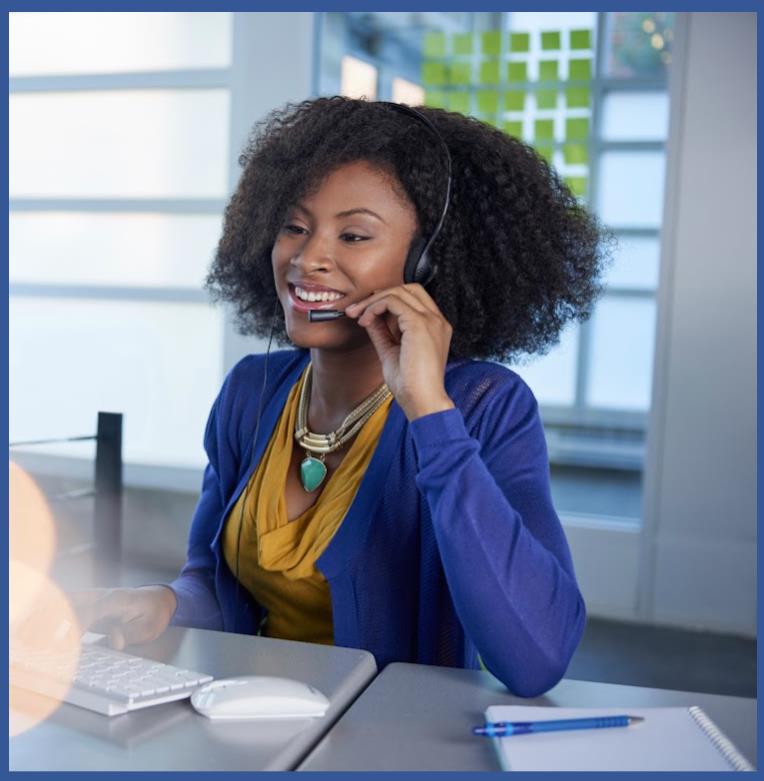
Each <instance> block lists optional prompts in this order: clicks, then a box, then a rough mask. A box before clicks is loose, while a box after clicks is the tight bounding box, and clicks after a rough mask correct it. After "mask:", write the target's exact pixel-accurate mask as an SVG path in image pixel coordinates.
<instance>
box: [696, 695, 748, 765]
mask: <svg viewBox="0 0 764 781" xmlns="http://www.w3.org/2000/svg"><path fill="white" fill-rule="evenodd" d="M688 710H689V711H690V716H692V718H693V719H695V723H696V724H697V725H698V726H699V727H700V728H701V729H702V730H703V732H704V733H705V734H706V735H707V736H708V738H709V740H710V741H711V743H713V744H714V746H715V747H716V749H717V750H718V751H719V753H720V754H721V755H722V756H723V757H724V758H725V759H726V760H727V762H729V763H730V765H731V766H732V767H733V768H734V769H735V770H753V766H752V765H751V763H750V762H748V760H747V759H746V758H745V757H744V756H743V755H742V754H741V753H740V752H739V751H738V750H737V749H736V748H735V746H734V745H733V744H732V741H730V739H729V738H728V737H727V736H726V735H725V734H724V733H723V732H722V731H721V730H720V729H719V728H718V727H717V726H716V724H714V723H713V721H711V719H709V718H708V716H707V715H706V714H705V712H704V711H703V710H702V708H699V707H698V706H697V705H693V706H692V707H691V708H688Z"/></svg>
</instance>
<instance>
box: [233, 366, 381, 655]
mask: <svg viewBox="0 0 764 781" xmlns="http://www.w3.org/2000/svg"><path fill="white" fill-rule="evenodd" d="M306 369H307V366H306ZM304 381H305V370H303V373H302V375H301V376H300V379H299V380H298V382H297V383H296V384H295V386H294V387H293V388H292V390H291V391H290V393H289V396H288V398H287V400H286V404H285V406H284V411H283V412H282V413H281V416H280V418H279V421H278V423H277V425H276V428H275V430H274V432H273V436H272V437H271V441H270V443H269V444H268V446H267V448H266V450H265V454H264V455H263V457H262V459H261V460H260V463H259V465H258V467H257V469H256V470H255V472H254V473H253V475H252V477H251V478H250V480H249V485H248V489H249V490H246V489H245V490H244V491H242V493H241V496H240V497H239V499H238V500H237V502H236V504H235V505H234V506H233V509H232V510H231V514H230V515H229V516H228V519H227V521H226V524H225V529H224V530H223V555H224V556H225V560H226V563H227V564H228V567H229V568H230V570H231V572H233V573H234V574H236V571H237V565H236V557H237V547H238V557H239V562H238V573H239V581H240V582H241V584H242V585H243V586H244V587H245V588H246V589H247V590H248V591H249V593H250V594H251V595H252V596H253V597H254V599H255V600H256V601H257V602H258V604H260V605H262V607H264V608H265V610H266V611H267V613H268V615H267V618H266V620H265V623H264V624H263V626H262V629H261V631H262V634H264V635H266V636H268V637H279V638H283V639H286V640H303V641H306V642H311V643H325V644H327V645H331V644H332V643H333V642H334V630H333V625H332V603H331V595H330V593H329V584H328V583H327V582H326V579H325V578H324V576H323V575H322V574H321V573H320V572H319V571H318V570H317V569H316V566H315V564H316V560H317V559H318V557H319V556H320V555H321V554H322V553H323V552H324V550H325V549H326V546H327V545H328V544H329V542H330V540H331V539H332V537H333V536H334V533H335V532H336V531H337V529H338V528H339V526H340V524H341V523H342V519H343V518H344V517H345V514H346V512H347V510H348V509H349V507H350V505H351V504H352V502H353V499H354V498H355V495H356V492H357V490H358V487H359V485H360V483H361V480H362V478H363V476H364V474H365V473H366V467H367V466H368V464H369V461H371V457H372V455H373V454H374V450H375V448H376V444H377V441H378V439H379V435H380V433H381V431H382V428H383V427H384V425H385V421H386V420H387V413H388V411H389V409H390V404H391V403H392V396H390V397H388V399H387V400H386V401H385V402H384V403H383V404H382V405H381V406H380V407H379V408H378V409H377V410H375V412H374V414H373V415H372V416H371V417H370V418H369V420H368V421H366V423H365V424H364V426H363V427H362V428H361V430H360V431H359V432H358V433H357V434H356V435H355V437H354V439H353V440H352V443H351V446H350V449H349V450H348V452H347V453H346V454H345V457H344V458H343V459H342V462H341V463H340V465H339V466H338V467H337V469H336V471H335V472H334V473H333V474H331V475H329V477H328V478H326V479H325V482H324V483H323V484H322V488H321V489H319V490H320V494H319V497H318V499H317V500H316V502H315V503H314V504H313V505H312V506H311V507H309V508H308V509H307V510H306V511H305V512H304V513H303V514H302V515H300V516H298V517H297V518H295V519H294V520H292V521H290V520H288V518H287V512H286V500H285V487H286V478H287V474H288V471H289V465H290V464H291V461H292V448H293V447H294V446H297V447H299V445H297V443H296V442H295V439H294V431H295V421H296V420H297V406H298V404H299V399H300V388H301V387H302V383H303V382H304ZM242 510H243V523H242ZM255 519H256V520H255ZM240 526H241V538H240V539H237V538H238V537H239V527H240Z"/></svg>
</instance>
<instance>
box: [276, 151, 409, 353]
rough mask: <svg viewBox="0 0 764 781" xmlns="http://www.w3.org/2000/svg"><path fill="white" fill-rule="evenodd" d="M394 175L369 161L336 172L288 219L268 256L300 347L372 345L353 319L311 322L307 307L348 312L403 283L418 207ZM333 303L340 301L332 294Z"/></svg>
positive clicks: (290, 329)
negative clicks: (307, 298) (306, 295)
mask: <svg viewBox="0 0 764 781" xmlns="http://www.w3.org/2000/svg"><path fill="white" fill-rule="evenodd" d="M401 193H402V188H401V187H400V185H398V186H397V187H395V188H394V187H393V183H392V182H391V179H390V177H389V175H387V174H386V173H384V172H383V171H381V170H380V169H378V168H375V167H374V166H373V165H371V164H370V163H367V162H365V161H358V162H354V163H348V164H347V165H343V166H342V167H340V168H338V169H336V170H335V171H333V172H332V173H331V174H330V175H329V176H327V177H326V179H325V180H324V181H323V182H322V183H321V186H320V187H319V188H318V190H317V191H316V192H315V193H312V194H310V195H308V196H306V197H305V198H303V199H302V200H301V201H300V203H298V204H295V205H294V206H293V207H292V208H291V210H290V211H289V212H288V213H287V215H286V219H285V221H284V223H283V225H282V226H281V227H280V229H279V233H278V236H277V237H276V242H275V244H274V246H273V251H272V253H271V261H272V264H273V277H274V282H275V285H276V290H277V292H278V296H279V300H280V301H281V306H282V307H283V309H284V316H285V321H286V329H287V333H288V334H289V338H290V339H291V340H292V342H293V343H294V344H296V345H297V346H299V347H340V346H344V347H352V346H354V345H360V344H362V343H364V342H368V341H369V339H368V336H367V335H366V332H365V331H364V329H363V328H362V327H361V326H359V325H358V323H357V322H356V321H355V320H352V319H350V318H347V317H340V318H338V319H337V320H331V321H324V322H317V323H309V322H308V313H307V311H306V310H307V308H309V307H313V308H315V307H316V306H320V307H321V308H326V309H334V308H337V309H345V307H347V306H349V305H350V304H352V303H354V302H355V301H359V300H361V299H362V298H365V297H366V296H368V295H370V294H371V293H373V292H374V291H375V290H381V289H383V288H388V287H394V286H396V285H402V284H403V267H404V263H405V261H406V254H407V252H408V249H409V246H410V244H411V241H412V239H413V237H414V233H415V231H416V227H417V220H416V212H415V209H414V207H413V205H412V204H411V203H410V202H408V201H407V200H405V198H404V197H403V196H402V194H401ZM296 287H301V288H302V289H303V290H308V291H314V292H318V291H320V290H325V291H334V292H336V293H340V294H341V295H342V297H341V298H339V299H338V300H336V301H328V302H325V303H320V302H314V303H309V302H300V301H299V299H298V298H297V294H296V291H295V288H296ZM332 298H336V296H332Z"/></svg>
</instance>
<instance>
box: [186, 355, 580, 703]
mask: <svg viewBox="0 0 764 781" xmlns="http://www.w3.org/2000/svg"><path fill="white" fill-rule="evenodd" d="M264 357H265V356H264V355H249V356H247V357H246V358H244V359H243V360H241V361H240V362H239V363H238V364H237V365H236V366H235V367H234V368H233V369H232V370H231V372H230V373H229V374H228V376H227V377H226V379H225V381H224V383H223V387H222V389H221V391H220V394H219V395H218V397H217V399H216V400H215V402H214V404H213V406H212V411H211V413H210V417H209V420H208V422H207V427H206V431H205V435H204V446H205V450H206V452H207V455H208V458H209V464H208V466H207V467H206V470H205V473H204V480H203V483H202V492H201V496H200V498H199V503H198V505H197V508H196V511H195V513H194V517H193V520H192V523H191V531H190V535H189V542H188V556H187V562H186V564H185V566H184V567H183V570H182V571H181V574H180V576H179V577H178V578H177V579H176V580H175V581H174V582H173V583H172V584H171V587H172V588H173V590H174V591H175V593H176V596H177V600H178V607H177V610H176V612H175V615H174V616H173V623H174V624H179V625H183V626H195V627H202V628H207V629H223V630H226V631H231V632H241V633H248V634H255V633H257V630H258V627H259V625H260V622H261V620H262V618H263V610H262V608H260V606H259V605H257V604H256V603H255V602H254V601H253V600H252V599H251V597H250V596H249V594H248V593H247V592H246V590H245V589H243V588H241V589H239V595H238V597H237V596H236V591H237V583H236V581H235V578H234V576H233V574H232V573H231V571H230V570H229V568H228V566H227V565H226V563H225V560H224V557H223V554H222V550H221V531H222V528H223V522H224V520H225V519H226V518H227V516H228V514H229V512H230V510H231V508H232V507H233V505H234V503H235V502H236V500H237V499H238V497H239V495H240V493H241V492H242V490H243V489H244V487H245V485H246V484H247V481H248V480H249V478H250V476H251V475H252V473H253V471H254V468H255V466H256V465H257V463H258V462H259V460H260V458H261V457H262V455H263V453H264V451H265V447H266V445H267V444H268V442H269V441H270V438H271V435H272V433H273V431H274V428H275V426H276V423H277V421H278V418H279V415H280V414H281V412H282V410H283V408H284V404H285V402H286V398H287V395H288V393H289V391H290V389H291V388H292V387H293V385H294V384H295V383H296V382H297V380H298V378H299V376H300V374H301V372H302V370H303V368H304V367H305V365H306V363H307V362H308V361H309V360H310V351H309V350H307V349H304V348H300V349H291V350H279V351H275V352H272V353H271V354H270V356H269V358H268V367H267V384H266V387H265V393H264V401H263V405H262V406H263V409H262V417H261V420H260V427H259V431H258V434H257V441H255V442H254V449H253V440H254V437H255V423H256V420H257V410H258V404H259V402H260V391H261V388H262V385H263V365H264ZM445 388H446V392H447V393H448V395H449V397H450V398H451V399H452V401H453V402H454V404H455V405H456V408H455V409H449V410H445V411H442V412H435V413H432V414H430V415H425V416H423V417H421V418H418V419H416V420H414V421H413V422H411V423H409V422H408V421H407V419H406V416H405V415H404V413H403V410H402V409H401V408H400V406H399V405H398V404H397V403H396V402H395V400H393V402H392V404H391V406H390V410H389V413H388V417H387V420H386V422H385V425H384V428H383V430H382V433H381V434H380V439H379V442H378V443H377V447H376V449H375V451H374V454H373V456H372V459H371V462H370V463H369V466H368V468H367V471H366V474H365V475H364V476H363V479H362V481H361V484H360V486H359V489H358V492H357V493H356V496H355V498H354V500H353V502H352V504H351V506H350V508H349V510H348V512H347V515H346V516H345V518H344V519H343V521H342V524H341V525H340V527H339V529H338V530H337V532H336V534H335V535H334V537H333V538H332V540H331V541H330V543H329V545H328V546H327V548H326V550H325V551H324V553H323V554H322V555H321V556H320V557H319V559H318V561H317V567H318V569H319V570H320V571H321V572H322V573H323V575H324V576H325V577H326V580H327V581H328V584H329V588H330V591H331V599H332V610H333V621H334V641H335V644H336V645H338V646H347V647H352V648H365V649H367V650H368V651H371V653H372V654H374V656H375V658H376V660H377V664H378V666H379V667H380V668H382V667H383V666H384V665H385V664H387V663H388V662H418V663H422V664H438V665H447V666H454V667H467V668H473V669H477V668H478V667H479V660H478V655H480V658H481V659H482V661H483V663H484V664H485V666H486V667H487V668H488V669H489V670H490V671H491V672H492V673H493V674H494V675H495V676H496V677H497V678H499V680H501V681H502V682H503V683H504V684H505V685H506V686H507V688H508V689H509V690H510V691H511V692H513V693H514V694H516V695H519V696H525V697H533V696H536V695H538V694H541V693H543V692H545V691H546V690H547V689H549V688H551V687H552V686H554V685H555V684H556V683H557V682H558V681H559V680H560V678H562V676H563V674H564V673H565V670H566V668H567V666H568V663H569V662H570V658H571V656H572V655H573V651H574V650H575V648H576V646H577V645H578V642H579V640H580V638H581V633H582V632H583V628H584V622H585V617H586V611H585V607H584V602H583V599H582V597H581V594H580V592H579V589H578V586H577V584H576V579H575V574H574V572H573V564H572V561H571V557H570V551H569V549H568V545H567V541H566V539H565V535H564V533H563V530H562V527H561V525H560V521H559V518H558V517H557V514H556V512H555V509H554V506H553V504H552V499H551V495H550V489H549V466H548V462H547V450H546V442H545V439H544V432H543V428H542V425H541V421H540V418H539V414H538V406H537V404H536V400H535V398H534V397H533V394H532V393H531V391H530V389H529V388H528V386H527V385H526V384H525V383H524V382H523V380H522V379H521V378H520V377H519V376H518V375H517V374H515V373H514V372H513V371H511V370H510V369H507V368H506V367H504V366H502V365H500V364H498V363H492V362H488V361H474V360H464V359H462V360H452V361H449V362H448V365H447V367H446V373H445ZM237 607H238V609H237Z"/></svg>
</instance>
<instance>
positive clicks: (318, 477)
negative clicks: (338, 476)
mask: <svg viewBox="0 0 764 781" xmlns="http://www.w3.org/2000/svg"><path fill="white" fill-rule="evenodd" d="M325 477H326V466H325V465H324V464H323V463H322V462H321V461H319V460H318V459H317V458H313V457H311V456H308V457H307V458H306V459H305V460H304V461H303V462H302V463H301V464H300V479H301V480H302V487H303V488H304V489H305V490H306V491H308V492H310V491H315V490H316V488H318V486H320V485H321V483H322V482H323V479H324V478H325Z"/></svg>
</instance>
